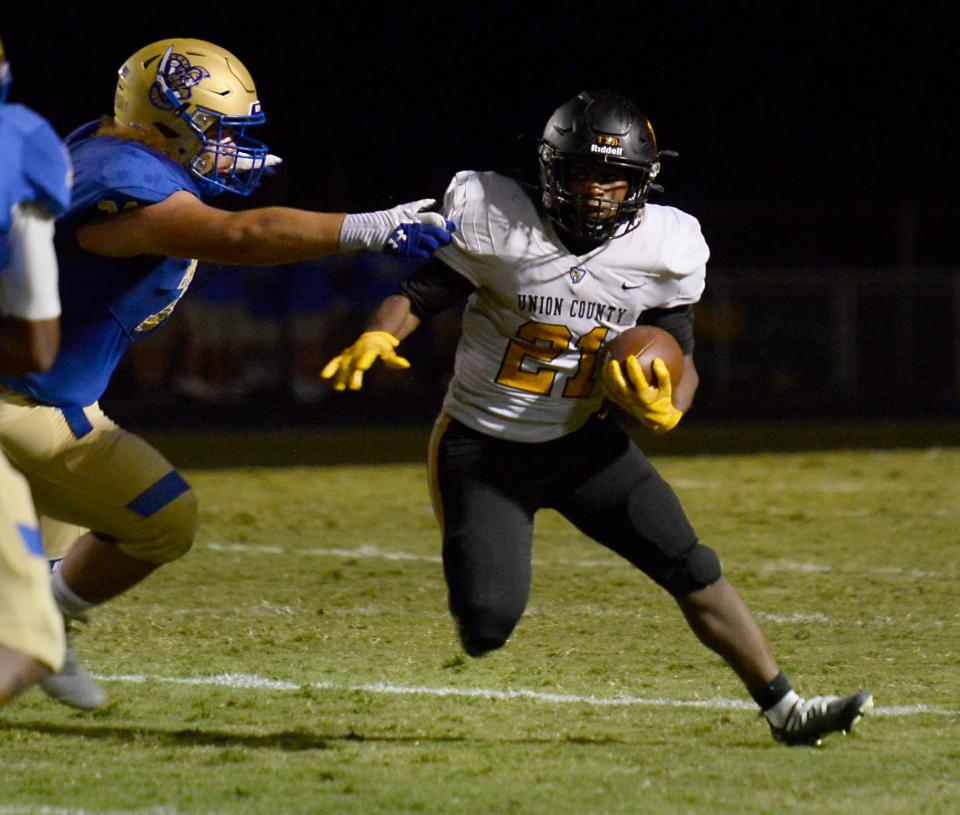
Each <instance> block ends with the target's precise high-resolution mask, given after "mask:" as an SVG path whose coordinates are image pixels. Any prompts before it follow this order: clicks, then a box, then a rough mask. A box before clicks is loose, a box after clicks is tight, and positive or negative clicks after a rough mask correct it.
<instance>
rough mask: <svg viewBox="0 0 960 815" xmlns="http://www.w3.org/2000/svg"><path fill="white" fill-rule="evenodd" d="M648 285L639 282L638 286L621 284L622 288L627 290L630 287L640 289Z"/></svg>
mask: <svg viewBox="0 0 960 815" xmlns="http://www.w3.org/2000/svg"><path fill="white" fill-rule="evenodd" d="M646 285H647V284H646V283H637V285H636V286H628V285H627V284H626V283H621V284H620V288H622V289H624V290H625V291H629V290H630V289H640V288H643V287H644V286H646Z"/></svg>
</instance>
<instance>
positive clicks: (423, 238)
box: [76, 190, 452, 266]
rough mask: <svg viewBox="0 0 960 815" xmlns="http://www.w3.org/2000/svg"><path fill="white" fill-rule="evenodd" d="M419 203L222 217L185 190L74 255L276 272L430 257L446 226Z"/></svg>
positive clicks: (86, 242)
mask: <svg viewBox="0 0 960 815" xmlns="http://www.w3.org/2000/svg"><path fill="white" fill-rule="evenodd" d="M430 203H432V201H430V200H429V199H425V200H423V201H415V202H412V203H410V204H403V205H401V206H398V207H394V208H393V209H389V210H383V211H380V212H370V213H359V214H344V213H328V212H312V211H310V210H304V209H293V208H291V207H260V208H258V209H249V210H243V211H240V212H228V211H225V210H221V209H217V208H216V207H211V206H207V204H205V203H203V201H201V200H200V199H199V198H197V197H196V196H194V195H192V194H191V193H189V192H186V191H185V190H180V191H178V192H175V193H173V194H172V195H170V196H169V197H167V198H165V199H164V200H163V201H160V202H159V203H156V204H151V205H149V206H145V207H137V208H135V209H131V210H129V211H127V212H124V213H122V214H120V215H114V216H111V217H109V218H106V219H105V220H102V221H99V222H97V223H91V224H87V225H85V226H82V227H80V228H79V229H78V230H77V233H76V234H77V242H78V243H79V245H80V248H81V249H83V250H85V251H87V252H92V253H93V254H96V255H103V256H105V257H134V256H136V255H159V256H166V257H179V258H196V259H197V260H206V261H210V262H213V263H225V264H231V263H235V264H244V265H250V266H274V265H281V264H284V263H296V262H299V261H304V260H310V259H312V258H317V257H321V256H323V255H329V254H333V253H335V252H353V251H360V250H364V249H366V250H371V251H386V252H388V253H390V254H399V255H402V256H406V257H428V256H429V255H430V254H431V253H432V252H433V251H434V250H435V249H437V248H438V247H439V246H442V245H446V244H447V243H449V242H450V232H451V230H452V226H450V225H449V222H447V221H445V220H444V218H443V216H442V215H439V214H437V213H435V212H423V211H422V210H423V209H424V208H425V207H426V206H428V205H429V204H430Z"/></svg>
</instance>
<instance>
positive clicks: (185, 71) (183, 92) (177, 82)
mask: <svg viewBox="0 0 960 815" xmlns="http://www.w3.org/2000/svg"><path fill="white" fill-rule="evenodd" d="M172 48H173V47H172V46H171V47H170V49H168V50H167V53H166V54H164V55H163V59H162V60H161V61H160V65H158V66H157V81H156V82H154V83H153V85H151V86H150V104H152V105H153V106H154V107H156V108H160V110H173V105H172V104H171V102H170V99H169V94H168V93H167V89H168V88H169V90H171V91H173V94H174V95H175V96H176V97H177V98H178V99H179V100H180V101H181V102H183V101H185V100H187V99H189V98H190V89H191V88H192V87H193V86H194V85H199V84H200V82H201V81H203V80H204V79H208V78H209V77H210V72H209V71H208V70H207V69H206V68H204V67H203V66H202V65H191V64H190V60H188V59H187V58H186V57H185V56H184V55H183V54H175V53H173V51H172ZM164 84H165V85H166V88H164V87H163V86H164Z"/></svg>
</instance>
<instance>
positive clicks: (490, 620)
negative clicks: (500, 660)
mask: <svg viewBox="0 0 960 815" xmlns="http://www.w3.org/2000/svg"><path fill="white" fill-rule="evenodd" d="M455 616H456V620H457V628H458V630H459V633H460V642H461V644H462V645H463V650H464V651H466V652H467V654H468V655H469V656H471V657H482V656H483V655H484V654H488V653H490V652H491V651H496V650H497V649H498V648H502V647H503V646H504V644H505V643H506V642H507V640H508V639H509V638H510V634H512V633H513V629H514V628H515V627H516V625H517V621H518V620H519V618H520V615H519V614H514V613H508V612H503V611H500V610H496V609H471V610H470V611H468V612H466V613H460V614H456V615H455Z"/></svg>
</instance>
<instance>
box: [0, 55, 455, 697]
mask: <svg viewBox="0 0 960 815" xmlns="http://www.w3.org/2000/svg"><path fill="white" fill-rule="evenodd" d="M264 121H265V116H264V113H263V111H262V109H261V106H260V101H259V99H258V98H257V92H256V88H255V86H254V83H253V80H252V78H251V77H250V74H249V72H248V71H247V69H246V68H245V67H244V66H243V64H242V63H241V62H240V61H239V60H238V59H237V58H236V57H235V56H233V54H231V53H229V52H228V51H226V50H224V49H223V48H220V47H219V46H216V45H213V44H211V43H208V42H203V41H201V40H196V39H168V40H161V41H158V42H155V43H152V44H150V45H148V46H146V47H144V48H141V49H140V50H139V51H137V52H136V53H135V54H134V55H133V56H131V57H130V58H129V59H128V60H127V61H126V62H125V63H124V64H123V65H122V66H121V68H120V70H119V78H118V81H117V87H116V96H115V101H114V115H113V116H112V117H105V118H104V119H102V120H100V121H95V122H91V123H89V124H87V125H85V126H83V127H81V128H79V129H78V130H76V131H75V132H74V133H72V134H71V135H70V136H69V137H68V139H67V146H68V148H69V150H70V155H71V158H72V160H73V166H74V170H75V173H76V179H75V184H74V189H73V199H72V203H71V205H70V208H69V210H68V211H67V212H66V214H65V215H64V216H63V218H62V219H61V220H60V221H59V223H58V229H57V241H56V245H57V253H58V259H59V263H60V299H61V302H62V303H63V315H62V317H61V330H62V341H61V347H60V354H59V356H58V357H57V361H56V362H55V363H54V365H53V366H52V367H51V368H50V370H49V371H47V372H45V373H42V374H31V375H27V376H19V377H7V378H5V379H3V380H2V388H0V389H2V391H3V392H2V393H0V445H2V448H3V450H4V452H6V454H7V456H8V458H9V459H10V462H11V463H12V464H13V465H14V466H15V467H16V468H17V469H19V470H20V471H21V472H22V473H24V475H25V476H26V477H27V480H28V482H29V484H30V488H31V490H32V492H33V496H34V501H35V503H36V507H37V511H38V514H39V515H40V516H41V520H42V522H43V524H44V530H45V532H49V533H50V536H49V538H48V541H47V542H48V546H47V548H48V552H49V554H50V555H51V556H52V557H54V556H56V555H58V554H60V553H62V552H63V551H65V550H67V549H69V551H66V555H65V557H64V558H63V561H62V564H61V566H60V568H59V569H57V570H55V571H54V572H53V575H52V589H53V596H54V599H55V600H56V602H57V605H58V607H59V608H60V610H61V612H62V613H63V614H64V615H65V616H66V617H68V618H74V617H80V616H81V615H83V614H84V613H85V612H86V611H87V610H88V609H90V608H92V607H93V606H96V605H98V604H100V603H102V602H104V601H106V600H109V599H111V598H113V597H116V596H117V595H119V594H120V593H122V592H124V591H126V590H127V589H129V588H130V587H131V586H134V585H136V584H137V583H139V582H140V581H141V580H143V579H144V578H145V577H147V576H148V575H149V574H150V573H151V572H153V571H154V570H155V569H157V568H158V567H159V566H161V565H162V564H164V563H168V562H170V561H172V560H176V559H177V558H179V557H181V556H183V555H184V554H185V553H186V552H187V551H188V550H189V549H190V547H191V545H192V543H193V539H194V534H195V531H196V527H197V502H196V498H195V496H194V494H193V492H192V490H191V489H190V486H189V485H188V484H187V482H186V481H184V479H183V478H182V477H181V476H180V474H179V473H178V472H177V471H176V469H174V467H173V466H172V465H171V464H170V463H169V462H168V461H167V460H166V459H165V458H164V457H163V456H162V455H161V454H160V453H159V452H157V451H156V450H155V449H154V448H153V447H151V446H150V445H149V444H147V443H146V442H145V441H143V440H142V439H140V438H139V437H137V436H135V435H133V434H131V433H128V432H126V431H124V430H123V429H122V428H120V427H118V426H117V425H116V424H115V423H114V422H112V421H111V420H110V419H109V418H108V417H107V416H105V415H104V413H103V411H102V410H101V409H100V407H99V404H98V400H99V399H100V397H101V395H102V394H103V392H104V390H105V389H106V387H107V385H108V383H109V382H110V378H111V376H112V374H113V372H114V369H115V368H116V365H117V363H118V362H119V360H120V359H121V357H122V356H123V354H124V352H125V351H126V349H127V348H128V347H129V345H130V343H131V342H132V341H133V340H134V339H136V338H138V337H140V336H143V335H144V334H146V333H147V332H149V331H152V330H153V329H155V328H156V327H157V326H158V325H160V324H161V323H162V322H163V321H164V320H165V319H166V317H167V316H169V314H170V313H171V312H172V310H173V308H174V307H175V306H176V304H177V301H178V300H179V299H180V297H181V296H183V294H184V293H185V292H186V290H187V287H188V286H189V285H190V281H191V279H192V277H193V273H194V269H195V267H196V264H197V261H198V260H204V261H211V262H214V263H220V264H244V265H248V266H250V265H271V266H272V265H278V264H284V263H292V262H296V261H303V260H308V259H311V258H316V257H319V256H322V255H327V254H331V253H336V252H353V251H360V250H372V251H384V252H387V253H390V254H396V255H401V256H407V257H427V256H429V255H430V254H431V253H432V252H433V251H434V250H435V249H436V248H438V247H439V246H442V245H445V244H447V243H449V241H450V230H451V229H452V227H453V225H452V224H448V223H447V222H446V221H445V220H444V218H443V217H442V216H440V215H438V214H436V213H429V212H425V211H424V210H425V209H426V208H427V206H429V205H430V204H432V203H433V202H432V201H427V200H423V201H416V202H412V203H410V204H404V205H401V206H397V207H394V208H393V209H389V210H385V211H380V212H369V213H360V214H343V213H321V212H311V211H307V210H300V209H292V208H286V207H264V208H258V209H249V210H245V211H241V212H228V211H224V210H220V209H216V208H214V207H211V206H208V205H207V204H206V203H204V202H203V200H202V196H204V195H206V196H210V195H217V194H219V193H222V192H231V193H236V194H239V195H247V194H249V193H251V192H252V191H253V190H254V189H255V187H256V186H257V183H258V182H259V180H260V178H261V176H262V174H263V172H264V170H265V169H266V168H267V167H268V166H269V165H270V164H275V163H277V161H279V159H277V158H276V157H274V156H271V154H270V153H269V151H268V149H267V146H266V145H265V144H263V143H262V142H260V141H258V140H257V139H255V138H254V137H253V136H252V135H251V131H253V130H254V129H255V128H256V127H257V126H259V125H261V124H262V123H263V122H264ZM48 519H53V520H52V521H51V522H48ZM77 527H80V528H81V529H82V530H89V531H88V532H84V534H82V535H81V536H80V537H79V539H76V531H75V530H76V528H77ZM68 653H69V652H68ZM46 682H47V683H48V684H47V685H46V686H45V687H46V688H47V690H48V692H51V690H50V689H51V686H52V687H53V688H54V690H53V693H54V694H60V698H70V697H71V696H72V694H74V692H75V690H76V688H75V687H74V683H73V678H72V676H71V675H70V673H69V672H67V671H66V670H65V672H64V673H61V674H58V675H55V676H52V677H50V678H48V680H46ZM51 683H52V685H51Z"/></svg>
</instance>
